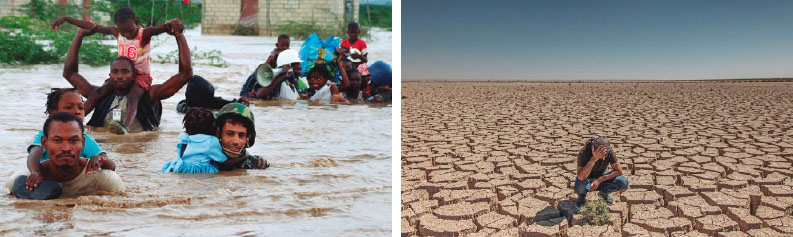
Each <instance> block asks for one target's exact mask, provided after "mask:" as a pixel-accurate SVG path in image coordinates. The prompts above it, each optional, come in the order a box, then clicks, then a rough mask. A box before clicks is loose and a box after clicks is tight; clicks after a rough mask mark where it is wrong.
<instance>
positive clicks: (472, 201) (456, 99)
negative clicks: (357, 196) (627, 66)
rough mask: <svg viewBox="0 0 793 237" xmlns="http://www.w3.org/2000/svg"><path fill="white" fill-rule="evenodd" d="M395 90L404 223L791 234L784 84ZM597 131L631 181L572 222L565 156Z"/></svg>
mask: <svg viewBox="0 0 793 237" xmlns="http://www.w3.org/2000/svg"><path fill="white" fill-rule="evenodd" d="M402 95H403V96H404V98H403V99H402V160H401V162H402V177H401V179H402V218H401V223H402V227H401V228H402V230H401V231H402V235H403V236H409V235H422V236H425V235H445V236H455V235H468V236H490V235H496V236H514V235H519V234H520V235H531V236H542V235H557V236H559V235H561V236H565V235H566V236H598V235H602V236H620V235H622V236H626V235H634V234H643V235H650V236H706V235H710V236H713V235H725V236H764V235H769V236H779V235H793V216H791V210H792V209H793V168H791V167H793V165H792V164H793V129H791V127H793V83H773V82H644V83H636V82H624V83H566V82H565V83H469V82H456V83H448V82H447V83H427V82H407V83H403V90H402ZM596 134H598V135H602V136H606V137H608V138H609V140H610V141H611V143H612V144H613V147H614V150H615V151H616V153H617V157H618V159H619V161H620V162H622V164H623V167H625V172H626V176H627V178H628V180H629V181H630V188H629V189H628V190H627V191H625V192H622V193H619V194H612V195H614V196H615V199H617V200H618V202H617V203H616V204H614V205H612V206H610V210H611V211H610V212H611V214H610V215H611V224H610V225H608V226H599V227H592V226H581V225H576V223H578V222H579V220H580V216H579V215H578V214H576V215H570V214H569V211H568V210H569V207H570V204H571V203H570V202H569V201H571V200H574V198H575V194H574V193H573V190H572V188H571V187H572V185H573V181H574V172H575V169H576V165H575V163H574V160H575V157H576V155H577V154H578V152H579V149H581V147H582V146H583V144H584V142H585V141H586V139H588V138H590V137H593V136H595V135H596ZM659 138H663V141H662V142H659ZM587 198H588V199H590V200H594V199H596V198H597V195H595V193H591V194H590V195H589V196H588V197H587ZM750 200H753V202H752V201H750ZM750 203H752V205H751V207H750ZM752 212H754V214H752Z"/></svg>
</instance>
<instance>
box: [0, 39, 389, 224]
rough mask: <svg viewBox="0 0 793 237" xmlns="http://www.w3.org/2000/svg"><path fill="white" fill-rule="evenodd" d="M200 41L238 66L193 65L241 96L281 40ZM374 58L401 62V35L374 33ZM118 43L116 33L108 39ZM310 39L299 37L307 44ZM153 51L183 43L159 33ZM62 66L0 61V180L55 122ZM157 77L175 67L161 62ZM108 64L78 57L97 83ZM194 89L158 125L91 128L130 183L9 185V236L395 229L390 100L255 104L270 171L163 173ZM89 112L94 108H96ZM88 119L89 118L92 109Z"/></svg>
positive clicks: (261, 151) (258, 149)
mask: <svg viewBox="0 0 793 237" xmlns="http://www.w3.org/2000/svg"><path fill="white" fill-rule="evenodd" d="M186 35H187V42H188V44H189V45H190V47H191V48H197V49H198V50H200V51H202V52H206V51H209V50H212V49H217V50H220V51H222V52H223V57H224V58H225V59H226V60H228V62H229V67H227V68H217V67H212V66H206V65H200V64H199V65H195V66H194V72H195V74H196V75H201V76H203V77H204V78H207V79H208V80H210V81H211V82H212V83H213V84H215V87H216V88H217V95H219V96H222V97H224V98H228V99H230V98H235V97H236V95H237V94H238V93H239V89H240V88H241V86H242V83H243V82H244V81H245V79H246V78H247V77H248V75H249V74H250V73H251V72H252V71H253V69H254V68H255V67H256V65H258V64H259V63H261V62H263V61H264V59H265V58H266V56H267V55H268V54H269V52H270V50H272V48H273V47H274V43H275V38H273V37H239V36H202V35H200V29H193V30H189V31H187V33H186ZM366 40H368V42H369V43H370V47H371V48H370V52H371V53H370V55H369V58H370V59H371V60H373V61H374V60H384V61H386V62H388V63H391V33H390V32H383V31H375V32H374V33H373V36H372V37H371V38H370V39H366ZM108 43H109V44H112V41H110V42H108ZM301 43H302V42H300V41H292V48H299V47H300V44H301ZM153 44H154V45H155V46H156V47H155V48H153V50H152V57H153V58H156V56H157V55H165V54H167V53H168V52H170V51H171V50H174V49H176V45H175V41H174V40H173V38H172V37H166V36H159V37H158V38H156V39H155V40H154V41H153ZM62 68H63V67H62V65H35V66H13V67H3V68H0V82H2V84H0V101H1V102H0V103H2V109H3V111H5V112H4V113H2V114H0V124H2V126H0V127H2V128H1V129H0V131H2V133H0V152H3V154H4V155H3V156H4V158H3V159H0V179H2V181H3V182H5V180H6V179H8V177H9V176H10V175H11V174H12V173H13V171H15V170H20V169H25V159H26V156H27V152H26V151H25V148H26V147H27V145H28V144H29V143H30V142H31V140H32V139H33V136H34V135H35V134H36V133H37V132H38V131H39V130H41V126H42V124H43V123H44V120H45V119H46V117H45V115H44V102H45V100H46V95H45V93H47V92H48V91H49V88H52V87H68V86H69V84H68V83H67V82H66V80H64V79H63V77H61V73H62ZM151 68H152V76H153V77H154V83H155V84H156V83H162V82H163V81H165V80H166V79H167V78H168V77H170V76H171V75H173V74H175V73H176V72H177V66H176V65H175V64H173V65H171V64H168V65H165V64H152V66H151ZM108 72H109V66H103V67H89V66H86V65H81V66H80V73H81V74H83V75H84V76H85V77H86V78H87V79H88V80H89V82H91V83H93V84H94V85H98V84H99V83H100V82H102V81H103V80H104V78H106V77H107V74H108ZM183 98H184V89H183V90H181V91H180V92H179V93H177V95H175V96H174V97H171V98H169V99H167V100H164V101H163V108H164V109H163V117H162V123H161V127H160V129H158V130H157V131H155V132H140V133H133V134H130V135H125V136H118V135H112V134H110V133H108V132H107V131H103V130H102V129H95V130H92V131H89V132H88V133H89V134H90V135H91V136H92V137H93V138H95V139H96V140H97V142H99V144H100V145H101V146H102V148H103V149H104V150H105V151H106V152H108V155H109V157H110V158H111V159H113V160H115V161H116V164H117V169H116V172H117V173H118V174H119V175H120V176H121V178H122V179H123V180H124V182H125V184H126V186H127V190H126V192H124V193H122V194H120V195H94V196H83V197H79V198H63V199H59V200H50V201H28V200H20V199H16V198H14V197H13V196H11V195H7V194H8V192H7V190H5V188H3V194H2V195H0V213H2V215H0V235H3V234H12V235H24V236H29V235H45V234H46V235H51V234H55V235H59V234H75V235H83V234H109V235H130V236H157V235H164V234H165V235H176V234H181V235H211V236H214V235H231V234H237V235H273V236H284V235H290V236H291V235H298V236H308V235H312V236H314V235H387V234H390V233H391V202H392V200H391V190H392V187H391V169H392V167H391V139H392V138H391V114H392V108H391V106H390V105H389V106H378V105H365V104H349V105H346V104H345V105H323V104H313V103H311V104H310V103H306V102H305V101H298V102H284V101H274V102H267V101H255V102H254V105H252V109H253V113H254V115H255V117H256V130H257V138H256V144H255V145H254V146H253V147H252V148H250V150H249V151H250V152H251V153H252V154H257V155H261V156H263V157H265V158H266V159H268V161H269V162H271V163H272V166H271V167H270V168H269V169H267V170H236V171H230V172H221V173H219V174H212V175H210V174H173V173H162V172H161V171H160V169H161V167H162V165H163V164H164V163H165V162H166V161H168V160H171V159H173V158H174V157H175V155H176V152H175V150H176V149H175V148H176V146H175V144H176V142H177V141H178V139H177V135H178V134H179V132H181V131H182V128H181V121H182V117H183V114H179V113H177V112H176V110H175V108H176V104H177V103H178V102H179V100H181V99H183ZM89 116H90V114H89ZM86 117H88V116H86Z"/></svg>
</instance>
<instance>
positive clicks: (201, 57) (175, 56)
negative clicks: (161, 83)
mask: <svg viewBox="0 0 793 237" xmlns="http://www.w3.org/2000/svg"><path fill="white" fill-rule="evenodd" d="M190 61H191V62H192V63H193V65H196V64H203V65H209V66H215V67H228V66H229V64H228V62H226V60H224V59H223V55H222V53H221V52H220V51H219V50H215V49H213V50H210V51H203V52H202V51H199V50H198V47H193V48H192V49H190ZM152 62H155V63H163V64H168V63H179V50H178V49H176V50H173V51H171V52H168V54H166V55H165V56H162V55H158V56H157V59H156V60H152Z"/></svg>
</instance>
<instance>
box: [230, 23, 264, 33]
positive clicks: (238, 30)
mask: <svg viewBox="0 0 793 237" xmlns="http://www.w3.org/2000/svg"><path fill="white" fill-rule="evenodd" d="M256 31H257V30H256V28H253V27H250V26H243V25H241V24H237V25H234V30H233V31H231V34H232V35H256V34H257V33H258V32H256Z"/></svg>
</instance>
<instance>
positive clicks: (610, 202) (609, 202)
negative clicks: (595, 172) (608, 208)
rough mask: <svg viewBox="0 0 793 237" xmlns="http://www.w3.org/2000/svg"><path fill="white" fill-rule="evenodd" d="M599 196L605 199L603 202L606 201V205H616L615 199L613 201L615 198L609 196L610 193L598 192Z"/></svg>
mask: <svg viewBox="0 0 793 237" xmlns="http://www.w3.org/2000/svg"><path fill="white" fill-rule="evenodd" d="M598 195H599V196H600V197H601V198H603V200H604V201H606V203H608V204H609V205H611V204H614V199H613V198H611V197H610V196H609V194H608V193H605V192H598Z"/></svg>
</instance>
